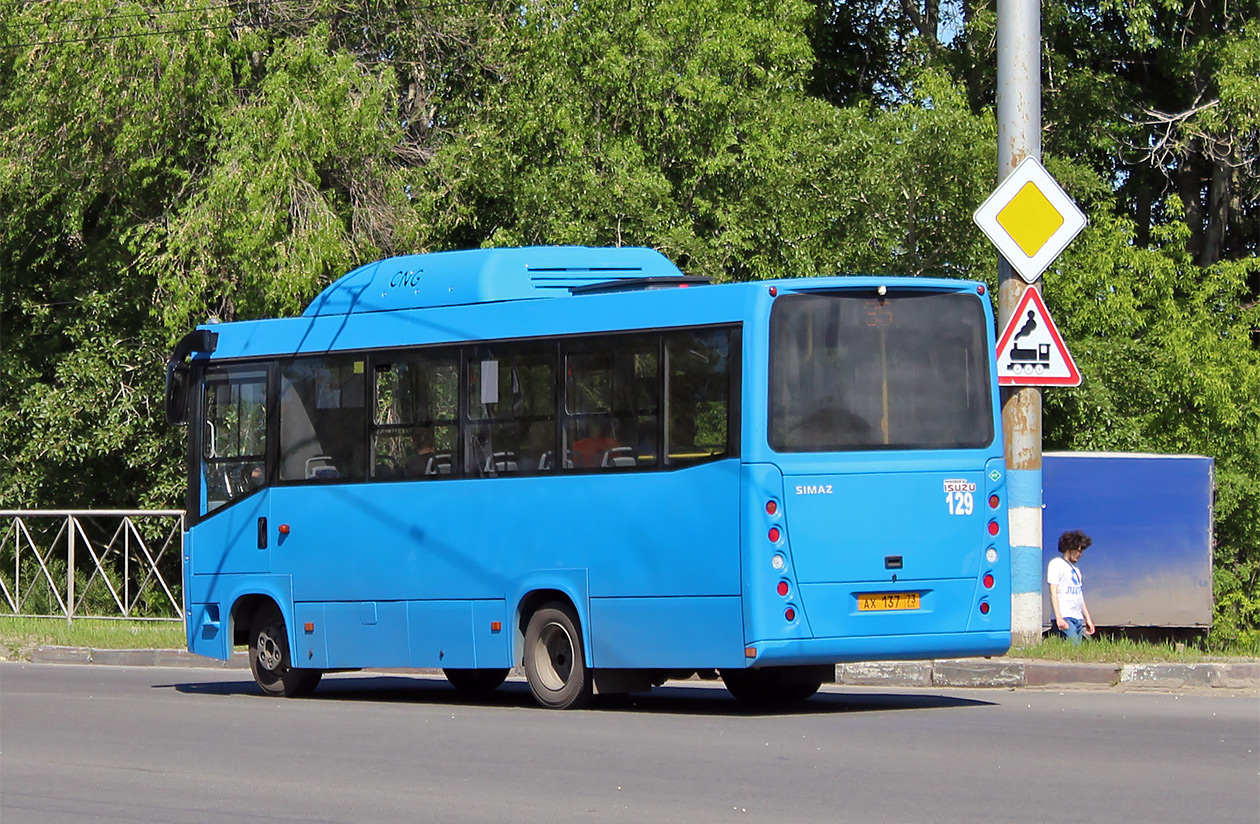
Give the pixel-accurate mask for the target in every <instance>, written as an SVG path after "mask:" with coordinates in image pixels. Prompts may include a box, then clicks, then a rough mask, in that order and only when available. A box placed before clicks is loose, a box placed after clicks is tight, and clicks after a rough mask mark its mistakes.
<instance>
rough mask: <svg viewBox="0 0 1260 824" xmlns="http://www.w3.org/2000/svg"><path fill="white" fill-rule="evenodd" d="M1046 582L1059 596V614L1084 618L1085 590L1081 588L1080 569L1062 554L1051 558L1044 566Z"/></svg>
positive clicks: (1066, 616) (1065, 616)
mask: <svg viewBox="0 0 1260 824" xmlns="http://www.w3.org/2000/svg"><path fill="white" fill-rule="evenodd" d="M1046 583H1048V584H1052V585H1053V586H1054V587H1055V591H1056V593H1057V594H1058V596H1059V615H1060V617H1063V618H1079V619H1081V620H1084V618H1085V610H1084V607H1085V594H1084V593H1085V591H1084V590H1083V589H1082V588H1081V571H1080V570H1079V569H1077V568H1076V567H1074V566H1072V565H1071V564H1069V563H1068V562H1067V560H1066V559H1065V558H1063V556H1059V557H1058V558H1052V559H1051V560H1050V563H1049V565H1048V566H1047V567H1046Z"/></svg>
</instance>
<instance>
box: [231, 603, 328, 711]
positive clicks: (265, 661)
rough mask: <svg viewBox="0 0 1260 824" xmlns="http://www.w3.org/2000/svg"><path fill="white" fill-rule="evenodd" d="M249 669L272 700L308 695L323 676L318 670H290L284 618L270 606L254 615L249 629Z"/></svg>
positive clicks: (272, 605)
mask: <svg viewBox="0 0 1260 824" xmlns="http://www.w3.org/2000/svg"><path fill="white" fill-rule="evenodd" d="M249 669H250V671H251V672H252V673H253V674H254V680H255V681H256V682H258V686H259V688H260V689H262V691H263V693H264V694H266V695H270V696H273V697H276V698H298V697H301V696H303V695H310V694H311V692H313V691H314V689H315V688H316V687H317V686H319V680H320V678H322V677H323V675H324V673H323V672H322V671H320V670H308V669H294V668H293V665H292V658H291V657H290V656H289V633H288V631H287V630H286V629H285V626H284V616H283V615H281V614H280V610H279V609H278V608H277V607H276V606H275V605H274V604H270V605H268V606H265V607H262V608H261V609H259V610H258V611H257V612H256V613H254V620H253V622H252V623H251V624H250V629H249Z"/></svg>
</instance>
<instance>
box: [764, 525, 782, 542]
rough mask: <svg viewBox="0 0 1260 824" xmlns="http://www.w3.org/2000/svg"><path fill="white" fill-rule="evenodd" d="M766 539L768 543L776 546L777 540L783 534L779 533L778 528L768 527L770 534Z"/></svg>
mask: <svg viewBox="0 0 1260 824" xmlns="http://www.w3.org/2000/svg"><path fill="white" fill-rule="evenodd" d="M766 537H767V538H769V539H770V543H772V544H777V543H778V542H779V539H780V538H782V537H783V533H781V532H779V528H778V527H777V526H772V527H770V532H769V533H767V535H766Z"/></svg>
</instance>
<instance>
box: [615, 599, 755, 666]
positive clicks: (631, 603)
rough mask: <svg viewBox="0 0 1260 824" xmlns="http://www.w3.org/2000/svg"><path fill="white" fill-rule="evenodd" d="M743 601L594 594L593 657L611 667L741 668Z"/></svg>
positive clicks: (742, 654)
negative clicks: (609, 596) (598, 596)
mask: <svg viewBox="0 0 1260 824" xmlns="http://www.w3.org/2000/svg"><path fill="white" fill-rule="evenodd" d="M742 609H743V607H742V605H741V602H740V599H739V598H738V597H737V596H726V597H712V598H592V599H591V627H592V633H591V634H592V636H593V641H592V645H593V647H594V649H593V650H592V658H593V659H594V662H595V666H596V667H606V668H611V669H639V668H642V669H706V668H716V667H742V666H743V665H744V642H743V620H742Z"/></svg>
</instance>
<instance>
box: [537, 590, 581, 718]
mask: <svg viewBox="0 0 1260 824" xmlns="http://www.w3.org/2000/svg"><path fill="white" fill-rule="evenodd" d="M525 680H526V681H527V682H529V689H530V691H531V692H532V693H533V694H534V699H535V700H537V701H538V703H539V704H541V705H542V706H544V707H546V708H547V709H553V710H567V709H578V708H580V707H583V706H585V705H586V704H587V703H589V702H590V699H591V678H590V672H589V671H588V670H587V669H586V658H585V656H584V654H583V651H582V634H581V633H580V632H579V631H578V622H577V618H576V617H575V616H574V615H573V613H572V611H571V610H569V608H568V607H566V606H564V605H563V604H558V603H552V604H547V605H546V606H544V607H543V608H542V609H540V610H538V611H537V612H535V613H534V614H533V615H532V616H530V619H529V624H528V625H527V626H526V627H525Z"/></svg>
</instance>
